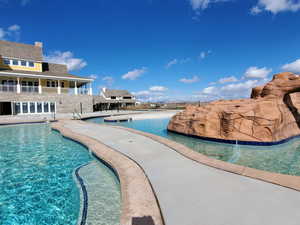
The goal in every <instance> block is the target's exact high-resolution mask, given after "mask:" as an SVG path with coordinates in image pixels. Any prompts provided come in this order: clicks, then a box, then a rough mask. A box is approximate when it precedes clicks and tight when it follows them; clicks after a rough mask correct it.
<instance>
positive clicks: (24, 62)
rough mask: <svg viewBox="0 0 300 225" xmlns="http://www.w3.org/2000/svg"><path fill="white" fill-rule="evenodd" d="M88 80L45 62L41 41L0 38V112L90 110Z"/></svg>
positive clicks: (89, 82)
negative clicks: (5, 39)
mask: <svg viewBox="0 0 300 225" xmlns="http://www.w3.org/2000/svg"><path fill="white" fill-rule="evenodd" d="M92 82H93V79H89V78H85V77H80V76H76V75H72V74H70V73H69V72H68V70H67V66H66V65H62V64H54V63H48V62H45V61H44V59H43V44H42V43H41V42H35V44H34V45H29V44H21V43H15V42H9V41H2V40H0V115H16V114H22V115H24V114H25V115H26V114H48V113H54V112H59V113H70V112H73V111H75V110H76V111H78V112H81V111H82V112H92V111H93V96H92V86H91V84H92Z"/></svg>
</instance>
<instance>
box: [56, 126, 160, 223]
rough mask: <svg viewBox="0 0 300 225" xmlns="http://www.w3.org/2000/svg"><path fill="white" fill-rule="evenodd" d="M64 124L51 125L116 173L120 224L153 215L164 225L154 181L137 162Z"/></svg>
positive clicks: (153, 217) (157, 221)
mask: <svg viewBox="0 0 300 225" xmlns="http://www.w3.org/2000/svg"><path fill="white" fill-rule="evenodd" d="M78 122H83V121H80V120H78ZM63 124H64V123H63V121H58V122H55V123H51V128H52V129H53V130H57V131H59V132H60V133H61V135H62V136H65V137H67V138H70V139H72V140H74V141H77V142H79V143H81V144H83V145H84V146H86V147H87V148H88V149H90V150H91V151H92V152H93V154H95V155H96V156H97V157H99V158H100V159H101V160H103V161H104V162H106V163H107V164H108V165H109V166H110V167H111V168H112V169H113V170H114V171H116V175H117V176H118V178H119V180H120V187H121V198H122V202H121V218H120V224H122V225H132V221H133V219H134V218H144V217H149V216H151V217H152V219H153V221H154V223H155V224H156V225H165V223H164V219H163V215H162V213H161V209H160V206H159V203H158V200H157V197H156V195H155V192H154V190H153V188H152V185H151V182H150V180H149V179H148V177H147V175H146V174H145V172H144V170H143V169H142V167H141V166H140V165H139V164H137V162H135V161H134V160H133V159H131V158H129V157H127V156H125V155H123V154H122V153H120V152H118V151H116V150H114V149H112V148H110V147H108V146H107V145H105V144H103V143H101V142H100V141H98V140H95V139H93V138H91V137H88V136H85V135H80V134H77V133H75V132H73V131H71V130H70V129H68V128H65V127H64V125H63Z"/></svg>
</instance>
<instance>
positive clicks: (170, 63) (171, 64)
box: [166, 59, 178, 69]
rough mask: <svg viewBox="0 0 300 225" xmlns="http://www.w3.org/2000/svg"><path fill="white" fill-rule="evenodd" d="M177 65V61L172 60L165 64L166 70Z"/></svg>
mask: <svg viewBox="0 0 300 225" xmlns="http://www.w3.org/2000/svg"><path fill="white" fill-rule="evenodd" d="M177 63H178V60H177V59H173V60H171V61H170V62H168V63H167V65H166V69H169V68H170V67H171V66H173V65H176V64H177Z"/></svg>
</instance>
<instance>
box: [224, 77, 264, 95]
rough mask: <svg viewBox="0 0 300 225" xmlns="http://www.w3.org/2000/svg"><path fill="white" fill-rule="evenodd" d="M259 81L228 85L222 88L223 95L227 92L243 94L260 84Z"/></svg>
mask: <svg viewBox="0 0 300 225" xmlns="http://www.w3.org/2000/svg"><path fill="white" fill-rule="evenodd" d="M258 82H259V81H258V80H247V81H245V82H241V83H237V84H228V85H225V86H223V87H221V89H220V90H221V92H222V94H224V93H226V92H228V93H229V92H242V91H247V90H249V89H251V88H253V87H255V86H257V84H258Z"/></svg>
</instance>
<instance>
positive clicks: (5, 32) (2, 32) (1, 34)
mask: <svg viewBox="0 0 300 225" xmlns="http://www.w3.org/2000/svg"><path fill="white" fill-rule="evenodd" d="M20 34H21V27H20V26H19V25H18V24H14V25H11V26H9V27H8V28H7V29H5V28H1V27H0V40H6V39H14V40H15V41H18V40H19V39H20Z"/></svg>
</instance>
